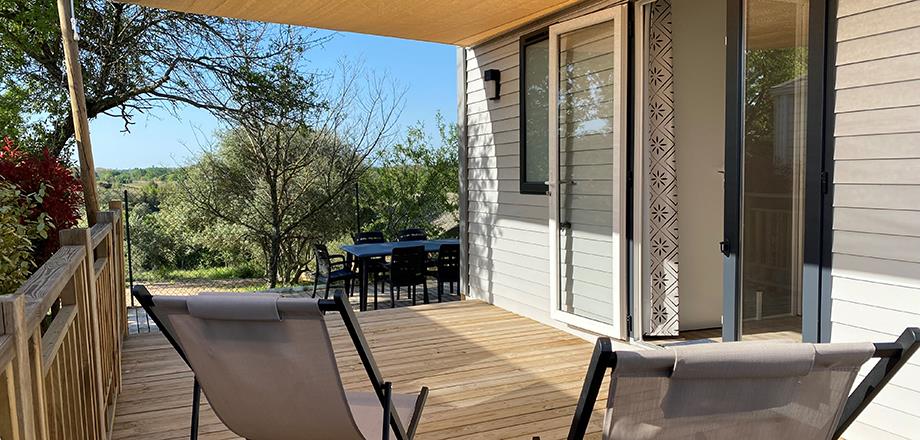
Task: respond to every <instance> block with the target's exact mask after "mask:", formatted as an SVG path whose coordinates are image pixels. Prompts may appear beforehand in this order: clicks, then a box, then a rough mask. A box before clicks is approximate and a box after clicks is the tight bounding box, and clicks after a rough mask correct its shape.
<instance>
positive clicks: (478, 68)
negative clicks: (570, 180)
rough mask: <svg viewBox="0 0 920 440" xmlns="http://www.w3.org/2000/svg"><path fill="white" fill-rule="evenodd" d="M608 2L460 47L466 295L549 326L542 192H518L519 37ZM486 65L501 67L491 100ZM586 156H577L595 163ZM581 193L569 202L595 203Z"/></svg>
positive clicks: (545, 201) (546, 198) (586, 5)
mask: <svg viewBox="0 0 920 440" xmlns="http://www.w3.org/2000/svg"><path fill="white" fill-rule="evenodd" d="M614 3H616V2H615V1H603V2H597V1H595V2H585V3H584V4H583V5H581V6H579V7H578V8H576V9H573V10H570V11H567V12H565V13H564V14H561V15H558V16H556V17H551V18H550V19H547V20H543V21H541V22H538V23H534V24H532V25H530V26H527V27H526V28H523V29H520V30H518V31H515V32H512V33H509V34H507V35H504V36H502V37H500V38H498V39H495V40H493V41H490V42H487V43H485V44H482V45H480V46H476V47H472V48H468V49H466V66H467V82H466V100H467V103H466V115H467V127H466V130H467V135H468V141H467V164H468V167H469V176H468V179H469V182H468V188H469V189H468V191H469V192H468V193H467V194H468V196H469V213H468V215H469V218H468V220H469V246H470V251H469V253H470V256H469V259H470V261H469V280H470V296H472V297H473V298H478V299H482V300H485V301H489V302H491V303H493V304H495V305H498V306H501V307H503V308H506V309H508V310H511V311H513V312H516V313H520V314H523V315H525V316H528V317H530V318H533V319H536V320H539V321H541V322H544V323H550V324H553V325H558V324H557V323H554V322H553V321H551V320H550V319H549V302H550V299H549V274H548V270H549V246H548V242H549V237H548V235H547V222H548V217H549V205H548V204H549V196H546V195H532V194H521V193H520V184H519V178H520V172H521V170H520V155H519V154H520V144H519V141H520V133H519V130H518V127H519V126H520V120H519V119H518V116H519V104H520V93H519V92H520V91H519V89H520V84H519V78H520V69H519V66H518V64H519V61H520V53H519V52H520V49H519V45H520V38H521V36H522V35H526V34H528V33H530V32H533V31H535V30H537V29H541V28H544V27H546V26H548V25H549V24H551V23H554V22H558V21H563V20H566V19H569V18H573V17H576V16H579V15H584V14H586V13H589V12H593V11H596V10H599V9H602V8H604V7H607V6H609V5H611V4H614ZM488 69H499V70H500V71H501V98H500V99H498V100H494V101H489V100H487V99H486V98H485V91H484V89H483V81H482V76H483V72H485V71H486V70H488ZM585 154H586V156H585V157H583V158H579V159H584V160H586V161H592V160H594V159H592V158H591V157H588V155H589V154H590V153H585ZM595 159H596V158H595ZM606 162H609V159H608V160H607V161H606ZM585 197H586V198H584V199H583V200H574V201H573V203H581V204H587V205H592V204H593V203H594V202H595V201H593V200H589V199H588V198H587V197H590V196H585ZM608 204H609V202H608ZM607 209H610V207H609V206H608V207H607Z"/></svg>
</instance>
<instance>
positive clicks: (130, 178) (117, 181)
mask: <svg viewBox="0 0 920 440" xmlns="http://www.w3.org/2000/svg"><path fill="white" fill-rule="evenodd" d="M178 171H179V168H170V167H147V168H130V169H124V170H120V169H110V168H96V180H97V181H98V182H99V183H100V184H101V185H109V186H111V185H130V184H132V183H140V182H169V181H175V180H176V178H177V176H178Z"/></svg>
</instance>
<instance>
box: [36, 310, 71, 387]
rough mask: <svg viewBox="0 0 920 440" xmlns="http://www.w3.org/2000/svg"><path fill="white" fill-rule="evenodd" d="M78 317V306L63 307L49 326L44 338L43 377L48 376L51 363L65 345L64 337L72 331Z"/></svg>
mask: <svg viewBox="0 0 920 440" xmlns="http://www.w3.org/2000/svg"><path fill="white" fill-rule="evenodd" d="M76 317H77V308H76V306H64V307H62V308H61V310H60V311H58V315H57V316H56V317H55V318H54V321H53V322H52V323H51V325H50V326H48V330H46V331H45V335H44V336H42V367H44V371H42V374H43V375H48V370H49V369H50V368H51V363H52V362H54V360H55V357H56V356H57V354H58V349H59V348H61V344H63V343H64V337H65V336H67V331H68V330H70V326H71V324H73V322H74V320H75V319H76Z"/></svg>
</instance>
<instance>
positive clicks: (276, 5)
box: [118, 0, 579, 46]
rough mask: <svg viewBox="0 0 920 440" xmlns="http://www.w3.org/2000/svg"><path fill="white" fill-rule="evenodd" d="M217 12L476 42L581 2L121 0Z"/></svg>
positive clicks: (415, 37) (464, 43)
mask: <svg viewBox="0 0 920 440" xmlns="http://www.w3.org/2000/svg"><path fill="white" fill-rule="evenodd" d="M118 1H122V2H124V3H135V4H138V5H144V6H150V7H154V8H163V9H171V10H174V11H181V12H191V13H195V14H205V15H215V16H221V17H231V18H239V19H244V20H255V21H264V22H273V23H283V24H291V25H300V26H309V27H314V28H321V29H330V30H337V31H347V32H358V33H362V34H372V35H383V36H388V37H397V38H406V39H410V40H420V41H430V42H436V43H446V44H455V45H459V46H472V45H475V44H476V43H479V42H482V41H485V40H487V39H489V38H492V37H494V36H496V35H498V34H501V33H502V32H505V31H508V30H510V29H513V28H516V27H518V26H521V25H523V24H525V23H528V22H530V21H533V20H536V19H539V18H541V17H545V16H547V15H549V14H552V13H554V12H556V11H559V10H561V9H563V8H565V7H567V6H570V5H573V4H576V3H578V2H579V0H118Z"/></svg>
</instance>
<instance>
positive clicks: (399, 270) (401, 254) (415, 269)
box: [390, 246, 427, 286]
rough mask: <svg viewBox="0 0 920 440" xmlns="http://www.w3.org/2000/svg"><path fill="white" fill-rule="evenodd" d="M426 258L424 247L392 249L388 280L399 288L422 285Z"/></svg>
mask: <svg viewBox="0 0 920 440" xmlns="http://www.w3.org/2000/svg"><path fill="white" fill-rule="evenodd" d="M426 258H427V254H426V253H425V247H424V246H408V247H401V248H400V247H398V248H394V249H393V253H392V254H390V280H391V281H392V282H393V284H396V285H401V286H406V285H415V284H421V283H424V282H425V275H426V273H425V259H426Z"/></svg>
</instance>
